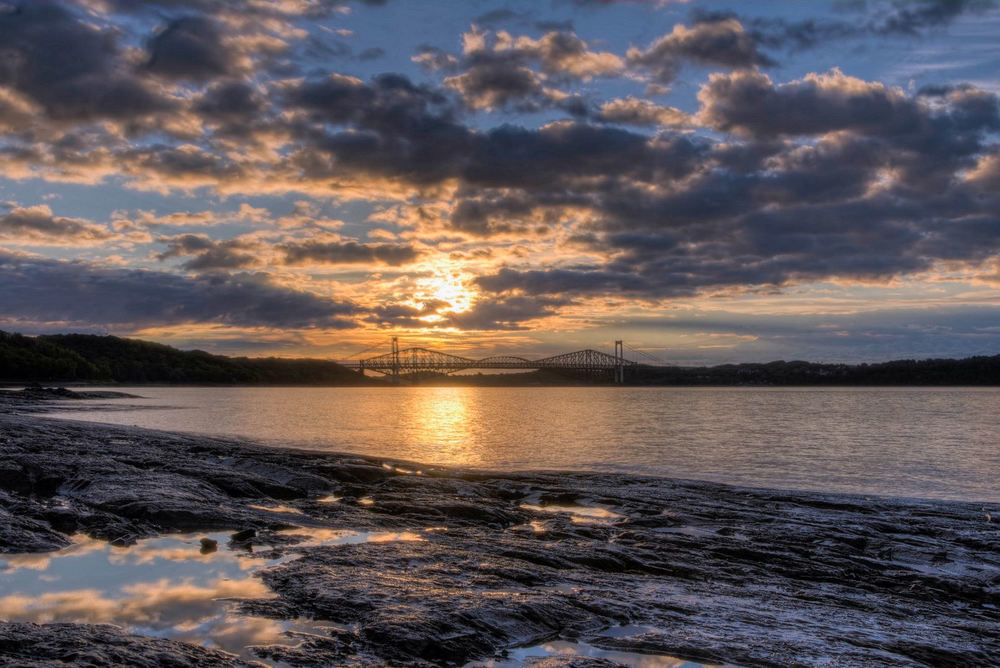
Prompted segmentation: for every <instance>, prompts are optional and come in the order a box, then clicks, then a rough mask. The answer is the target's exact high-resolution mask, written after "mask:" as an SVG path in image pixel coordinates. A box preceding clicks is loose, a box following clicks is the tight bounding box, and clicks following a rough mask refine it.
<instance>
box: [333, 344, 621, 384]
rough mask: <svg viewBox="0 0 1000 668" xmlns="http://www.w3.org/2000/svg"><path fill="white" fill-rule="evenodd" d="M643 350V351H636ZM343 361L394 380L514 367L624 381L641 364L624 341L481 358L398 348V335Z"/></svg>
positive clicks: (425, 349) (350, 365) (618, 381)
mask: <svg viewBox="0 0 1000 668" xmlns="http://www.w3.org/2000/svg"><path fill="white" fill-rule="evenodd" d="M635 352H639V353H641V351H635ZM340 364H342V365H344V366H346V367H348V368H352V369H357V370H358V371H359V372H360V373H361V374H362V375H364V373H365V372H366V371H374V372H376V373H381V374H383V375H385V376H389V377H391V378H392V379H393V381H394V382H399V378H400V375H401V374H415V373H420V372H433V373H440V374H446V375H447V374H452V373H456V372H458V371H475V370H485V369H489V370H493V369H511V370H521V371H532V370H537V369H551V370H556V371H572V372H578V373H582V374H586V375H588V376H591V377H601V376H606V377H607V378H608V379H611V380H613V381H614V382H615V383H619V384H620V383H623V382H625V372H626V370H627V369H634V368H636V367H638V366H639V364H638V363H637V362H635V361H632V360H628V359H625V345H624V344H623V343H622V342H621V341H615V353H614V354H613V355H609V354H608V353H602V352H600V351H598V350H592V349H589V348H588V349H586V350H577V351H575V352H571V353H564V354H562V355H553V356H551V357H543V358H541V359H527V358H525V357H516V356H513V355H495V356H492V357H484V358H481V359H472V358H468V357H459V356H458V355H451V354H449V353H444V352H440V351H437V350H429V349H427V348H406V349H403V350H400V349H399V339H398V338H397V337H395V336H394V337H392V352H389V353H385V354H384V355H377V356H375V357H369V358H366V359H357V360H350V359H349V360H341V361H340Z"/></svg>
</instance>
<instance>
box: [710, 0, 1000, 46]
mask: <svg viewBox="0 0 1000 668" xmlns="http://www.w3.org/2000/svg"><path fill="white" fill-rule="evenodd" d="M997 6H998V5H997V4H996V3H995V2H990V1H980V0H913V1H910V2H898V1H897V2H866V1H861V2H841V3H836V4H834V5H833V7H835V8H838V9H849V10H850V11H854V12H857V13H859V14H864V15H863V16H861V17H857V18H854V19H853V20H850V21H844V20H841V19H837V18H831V17H826V18H809V19H804V20H788V19H781V18H763V17H755V18H740V17H737V16H736V15H735V14H728V16H730V17H732V18H738V19H739V20H741V21H742V22H743V23H744V24H745V25H747V26H748V27H749V29H750V32H751V33H752V35H753V38H754V39H755V40H756V41H757V43H758V44H760V45H763V46H767V47H771V48H788V49H792V50H800V49H810V48H814V47H816V46H820V45H822V44H826V43H829V42H835V41H840V40H844V39H852V38H861V37H866V36H878V37H891V36H910V37H915V36H920V35H923V34H926V33H927V32H928V31H930V30H932V29H936V28H942V27H945V26H947V25H949V24H950V23H952V22H954V21H955V20H956V19H957V18H959V17H960V16H962V15H963V14H966V13H969V12H973V13H985V12H989V11H994V10H996V8H997Z"/></svg>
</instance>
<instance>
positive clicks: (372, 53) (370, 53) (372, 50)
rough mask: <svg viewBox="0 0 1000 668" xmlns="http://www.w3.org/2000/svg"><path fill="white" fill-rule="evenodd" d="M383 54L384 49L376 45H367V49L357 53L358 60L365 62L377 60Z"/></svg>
mask: <svg viewBox="0 0 1000 668" xmlns="http://www.w3.org/2000/svg"><path fill="white" fill-rule="evenodd" d="M384 55H385V49H382V48H379V47H377V46H371V47H368V48H367V49H364V50H362V51H361V53H359V54H358V60H360V61H362V62H367V61H370V60H378V59H379V58H381V57H382V56H384Z"/></svg>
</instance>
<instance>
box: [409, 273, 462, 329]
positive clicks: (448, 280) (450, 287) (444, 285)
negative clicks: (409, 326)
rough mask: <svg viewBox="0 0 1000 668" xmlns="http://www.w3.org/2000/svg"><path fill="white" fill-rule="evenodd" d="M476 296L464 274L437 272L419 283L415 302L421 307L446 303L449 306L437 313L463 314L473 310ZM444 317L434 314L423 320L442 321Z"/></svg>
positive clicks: (439, 309)
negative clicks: (464, 278)
mask: <svg viewBox="0 0 1000 668" xmlns="http://www.w3.org/2000/svg"><path fill="white" fill-rule="evenodd" d="M474 299H475V294H474V292H473V291H471V290H470V289H469V288H468V287H467V286H466V284H465V281H464V280H463V278H462V274H461V273H460V272H458V271H447V270H436V271H435V272H434V273H433V275H431V276H428V277H427V278H423V279H420V280H419V281H417V290H416V292H415V294H414V301H416V302H418V303H420V305H421V306H423V305H424V304H427V303H432V302H444V303H445V304H447V306H444V307H442V308H438V309H437V311H450V312H452V313H463V312H465V311H468V310H469V309H471V308H472V302H473V301H474ZM442 319H443V316H441V315H438V314H437V313H434V314H432V315H426V316H423V317H422V318H421V320H425V321H427V322H435V321H438V320H442Z"/></svg>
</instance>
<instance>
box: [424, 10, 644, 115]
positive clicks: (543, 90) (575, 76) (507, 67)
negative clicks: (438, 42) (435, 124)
mask: <svg viewBox="0 0 1000 668" xmlns="http://www.w3.org/2000/svg"><path fill="white" fill-rule="evenodd" d="M465 41H466V46H465V52H464V54H463V57H462V59H461V60H460V61H459V60H458V59H457V58H455V57H454V56H450V55H448V54H445V53H443V52H440V51H428V50H425V51H423V52H422V53H420V54H418V55H417V56H415V58H414V59H415V60H416V61H417V62H420V63H422V64H424V66H425V67H428V68H434V69H445V68H448V69H455V70H457V71H460V72H461V73H460V74H457V75H455V76H452V77H449V78H447V79H445V83H446V84H447V85H448V86H451V87H452V88H454V89H455V90H457V91H458V92H459V93H460V95H461V97H462V99H463V101H464V102H465V104H466V106H467V107H469V108H471V109H489V110H493V109H513V110H517V111H522V112H530V111H538V110H540V109H543V108H545V107H550V106H559V105H560V104H561V102H562V100H564V98H565V97H566V94H565V93H563V92H561V91H559V90H557V89H555V88H553V85H554V84H556V83H568V82H572V81H577V80H584V81H587V80H590V79H592V78H594V77H606V76H617V75H619V74H621V73H622V72H623V71H624V67H625V65H624V62H623V61H622V59H621V58H619V57H618V56H617V55H615V54H613V53H610V52H597V51H593V50H591V49H590V46H589V45H588V44H587V43H586V42H584V41H583V40H582V39H580V38H579V37H577V36H576V35H575V34H574V33H572V32H559V31H552V32H548V33H546V34H544V35H542V37H540V38H538V39H534V38H531V37H524V36H522V37H517V38H514V37H512V36H510V35H508V34H507V33H503V32H501V33H498V34H496V35H494V34H492V33H489V32H486V31H482V30H479V29H478V28H475V27H474V28H473V30H472V31H471V32H469V33H466V35H465Z"/></svg>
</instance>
